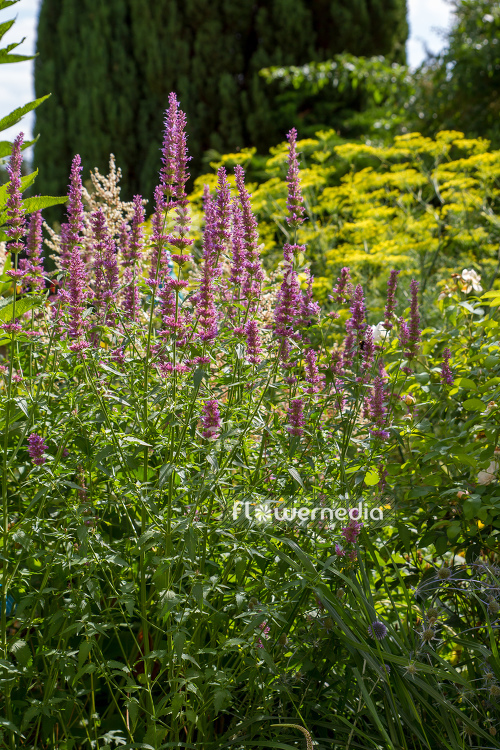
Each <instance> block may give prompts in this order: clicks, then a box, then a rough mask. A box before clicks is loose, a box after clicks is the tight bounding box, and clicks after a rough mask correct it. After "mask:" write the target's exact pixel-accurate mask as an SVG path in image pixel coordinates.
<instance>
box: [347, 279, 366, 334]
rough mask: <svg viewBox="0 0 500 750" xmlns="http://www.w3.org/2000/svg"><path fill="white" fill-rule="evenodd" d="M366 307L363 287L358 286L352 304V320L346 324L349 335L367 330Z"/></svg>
mask: <svg viewBox="0 0 500 750" xmlns="http://www.w3.org/2000/svg"><path fill="white" fill-rule="evenodd" d="M366 325H367V324H366V305H365V296H364V293H363V287H362V286H361V284H358V286H357V287H356V289H355V290H354V298H353V300H352V304H351V318H350V319H349V320H348V321H347V323H346V328H347V331H348V333H354V332H355V331H358V332H361V331H364V330H365V328H366Z"/></svg>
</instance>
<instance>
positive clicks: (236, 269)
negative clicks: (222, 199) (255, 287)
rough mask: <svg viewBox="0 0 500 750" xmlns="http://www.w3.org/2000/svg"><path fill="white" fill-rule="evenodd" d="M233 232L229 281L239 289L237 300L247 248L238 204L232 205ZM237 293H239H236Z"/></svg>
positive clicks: (243, 275) (236, 294) (236, 296)
mask: <svg viewBox="0 0 500 750" xmlns="http://www.w3.org/2000/svg"><path fill="white" fill-rule="evenodd" d="M232 215H233V223H232V232H231V248H232V262H231V271H230V276H229V281H230V282H231V283H232V284H235V285H236V286H237V287H238V289H237V290H235V299H238V298H239V291H240V289H239V287H240V286H241V284H242V282H243V279H244V277H245V261H246V247H245V235H244V228H243V211H242V210H241V208H240V207H239V206H238V204H237V203H233V205H232ZM236 292H237V293H236Z"/></svg>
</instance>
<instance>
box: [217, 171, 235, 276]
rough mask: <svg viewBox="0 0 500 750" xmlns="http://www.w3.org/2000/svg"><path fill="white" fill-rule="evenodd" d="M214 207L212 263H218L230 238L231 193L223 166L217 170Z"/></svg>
mask: <svg viewBox="0 0 500 750" xmlns="http://www.w3.org/2000/svg"><path fill="white" fill-rule="evenodd" d="M214 209H215V210H214V223H213V244H214V255H215V262H214V265H218V264H219V262H220V261H221V259H222V257H223V256H224V254H225V252H226V249H227V248H228V247H229V243H230V240H231V193H230V190H229V183H228V181H227V176H226V170H225V169H224V167H220V168H219V170H218V172H217V187H216V189H215V201H214Z"/></svg>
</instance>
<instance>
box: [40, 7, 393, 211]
mask: <svg viewBox="0 0 500 750" xmlns="http://www.w3.org/2000/svg"><path fill="white" fill-rule="evenodd" d="M406 36H407V24H406V0H356V2H353V0H313V2H308V1H307V0H258V1H257V2H256V1H255V0H159V1H158V2H156V3H151V2H150V1H149V0H107V1H106V2H104V0H78V1H77V0H43V2H42V5H41V10H40V18H39V27H38V43H37V51H38V53H39V56H38V58H37V61H36V66H35V88H36V91H37V95H39V93H38V92H43V93H44V94H45V93H47V92H49V91H50V92H51V93H52V97H51V99H50V100H49V101H48V103H47V104H46V105H45V107H44V110H43V112H42V111H40V113H39V114H38V119H37V124H36V130H37V132H39V133H40V135H41V138H40V141H39V142H38V143H37V145H36V149H35V161H36V165H37V166H38V167H39V168H40V182H41V183H43V184H42V185H41V186H40V187H41V188H42V189H43V190H50V191H53V192H57V190H63V189H64V188H65V186H66V175H67V173H68V169H69V166H70V164H71V159H72V156H73V154H74V153H76V152H78V153H80V154H81V156H82V163H83V165H84V171H85V172H87V170H88V169H90V168H91V167H94V166H97V167H99V168H100V169H101V170H104V168H105V167H106V165H107V163H108V159H109V153H110V151H114V153H115V155H116V158H117V162H118V165H119V166H120V167H121V168H122V170H123V187H124V193H125V196H126V197H127V198H131V197H132V196H133V195H134V194H135V193H137V192H141V193H142V194H146V195H150V194H151V192H152V188H153V186H154V184H155V180H156V162H157V155H158V148H159V147H160V143H159V141H158V137H157V133H159V132H161V112H162V111H163V110H164V109H165V106H166V101H167V97H168V93H169V92H170V91H172V90H176V91H177V92H178V94H179V97H180V100H181V102H182V105H183V107H184V108H185V110H186V113H187V119H188V127H189V132H190V139H189V147H190V152H191V154H192V156H193V161H192V163H191V173H192V174H194V175H195V176H196V174H198V173H199V172H200V168H201V156H202V154H203V153H204V152H205V151H207V150H209V149H215V150H217V151H220V152H224V151H229V150H235V149H238V148H241V147H244V146H249V145H253V146H256V148H257V149H258V151H259V152H265V151H266V150H267V149H268V148H269V147H270V146H271V145H275V144H276V143H278V142H279V140H281V133H282V130H281V127H282V123H280V126H279V132H278V126H277V123H275V121H274V118H273V102H272V101H271V96H272V94H271V93H270V92H269V90H268V89H267V88H266V84H265V82H264V81H263V79H262V78H261V77H259V74H258V72H259V70H261V69H262V68H265V67H266V66H270V65H290V64H303V63H306V62H309V61H311V60H324V59H327V58H329V57H331V56H332V55H334V54H336V53H339V52H342V51H344V50H348V51H350V52H352V53H353V54H357V55H374V54H387V55H389V56H390V57H392V58H393V59H395V60H399V61H403V60H404V43H405V40H406ZM297 124H298V123H295V122H290V123H289V126H290V127H292V126H293V125H297ZM112 144H113V145H112ZM56 153H57V158H55V154H56Z"/></svg>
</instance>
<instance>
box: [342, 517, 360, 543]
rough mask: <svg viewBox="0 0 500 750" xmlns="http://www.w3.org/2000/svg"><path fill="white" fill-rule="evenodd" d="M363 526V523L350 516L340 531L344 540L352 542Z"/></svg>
mask: <svg viewBox="0 0 500 750" xmlns="http://www.w3.org/2000/svg"><path fill="white" fill-rule="evenodd" d="M362 528H363V524H362V522H361V521H356V520H355V519H354V518H351V520H350V521H349V523H348V524H347V526H345V527H344V528H343V529H342V531H341V533H342V536H343V537H344V539H345V540H346V542H349V543H350V544H354V543H355V542H356V541H357V539H358V536H359V535H360V534H361V529H362Z"/></svg>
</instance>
